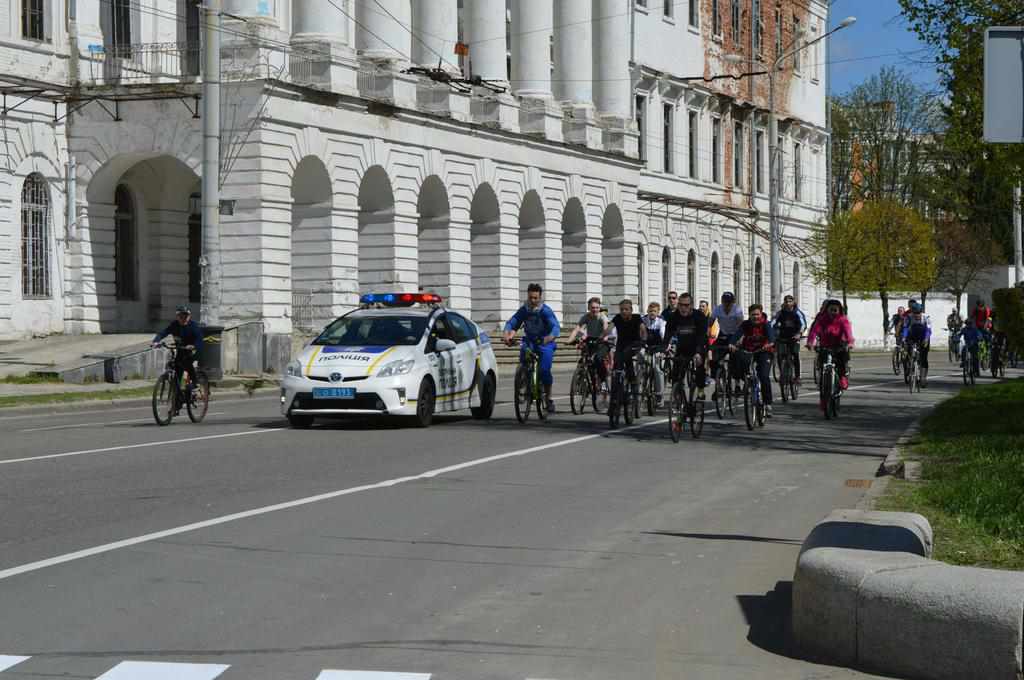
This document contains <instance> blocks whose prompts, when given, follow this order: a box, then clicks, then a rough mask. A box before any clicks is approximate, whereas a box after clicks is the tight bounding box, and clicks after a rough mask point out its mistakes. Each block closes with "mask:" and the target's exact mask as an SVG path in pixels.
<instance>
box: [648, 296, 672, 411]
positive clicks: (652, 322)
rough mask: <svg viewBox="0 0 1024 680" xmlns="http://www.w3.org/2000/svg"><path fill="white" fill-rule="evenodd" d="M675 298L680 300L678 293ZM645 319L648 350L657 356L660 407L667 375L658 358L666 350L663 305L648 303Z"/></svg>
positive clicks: (656, 390)
mask: <svg viewBox="0 0 1024 680" xmlns="http://www.w3.org/2000/svg"><path fill="white" fill-rule="evenodd" d="M673 295H674V293H673ZM673 299H675V300H678V299H679V296H678V295H676V296H675V298H673ZM643 321H644V327H646V328H647V351H648V352H650V353H651V354H653V355H654V357H655V360H654V397H655V400H656V401H657V404H658V406H659V407H660V406H661V402H662V397H663V395H664V394H665V376H664V375H662V373H661V366H660V364H661V361H660V359H659V358H658V355H660V354H662V353H663V352H664V351H665V317H664V315H662V313H661V305H660V304H658V303H657V302H652V303H650V304H649V305H647V315H646V316H645V317H643Z"/></svg>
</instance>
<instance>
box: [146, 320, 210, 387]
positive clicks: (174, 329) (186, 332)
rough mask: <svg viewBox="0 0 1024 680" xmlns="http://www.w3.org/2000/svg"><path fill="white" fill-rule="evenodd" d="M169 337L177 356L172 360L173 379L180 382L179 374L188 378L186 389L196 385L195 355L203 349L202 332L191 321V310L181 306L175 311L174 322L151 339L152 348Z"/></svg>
mask: <svg viewBox="0 0 1024 680" xmlns="http://www.w3.org/2000/svg"><path fill="white" fill-rule="evenodd" d="M168 336H171V337H173V338H174V339H175V340H176V341H177V345H178V354H177V356H175V360H174V371H175V379H176V380H180V379H181V374H182V373H184V374H185V375H187V376H188V379H189V382H188V389H189V390H191V389H192V388H193V387H194V386H195V384H196V369H195V361H196V353H197V352H199V350H200V349H202V347H203V331H202V329H201V328H200V327H199V324H197V323H196V322H195V321H193V320H192V310H191V309H189V308H188V307H187V306H185V305H181V306H180V307H178V308H177V309H176V310H175V313H174V321H172V322H171V323H170V325H169V326H167V328H165V329H164V330H163V331H162V332H160V333H157V334H156V336H155V337H154V338H153V342H152V346H153V347H156V346H157V345H159V344H160V341H161V340H163V339H164V338H166V337H168Z"/></svg>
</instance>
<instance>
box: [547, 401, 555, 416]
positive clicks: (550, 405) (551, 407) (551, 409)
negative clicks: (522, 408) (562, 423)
mask: <svg viewBox="0 0 1024 680" xmlns="http://www.w3.org/2000/svg"><path fill="white" fill-rule="evenodd" d="M554 412H555V402H553V401H552V400H550V399H548V413H554Z"/></svg>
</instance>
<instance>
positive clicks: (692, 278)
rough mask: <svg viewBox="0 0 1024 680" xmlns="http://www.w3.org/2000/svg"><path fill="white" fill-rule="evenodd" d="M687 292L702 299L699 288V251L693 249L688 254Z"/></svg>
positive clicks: (695, 298) (695, 297) (696, 298)
mask: <svg viewBox="0 0 1024 680" xmlns="http://www.w3.org/2000/svg"><path fill="white" fill-rule="evenodd" d="M686 292H687V293H689V294H690V295H691V296H692V297H693V298H694V300H699V299H700V291H698V290H697V253H696V251H694V250H692V249H691V250H690V252H688V253H687V254H686Z"/></svg>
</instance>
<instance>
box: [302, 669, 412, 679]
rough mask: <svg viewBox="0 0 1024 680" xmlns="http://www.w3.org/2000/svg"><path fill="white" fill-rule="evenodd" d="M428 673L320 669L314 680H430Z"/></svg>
mask: <svg viewBox="0 0 1024 680" xmlns="http://www.w3.org/2000/svg"><path fill="white" fill-rule="evenodd" d="M430 675H431V674H430V673H389V672H387V671H322V672H321V673H320V675H318V676H316V680H430Z"/></svg>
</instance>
